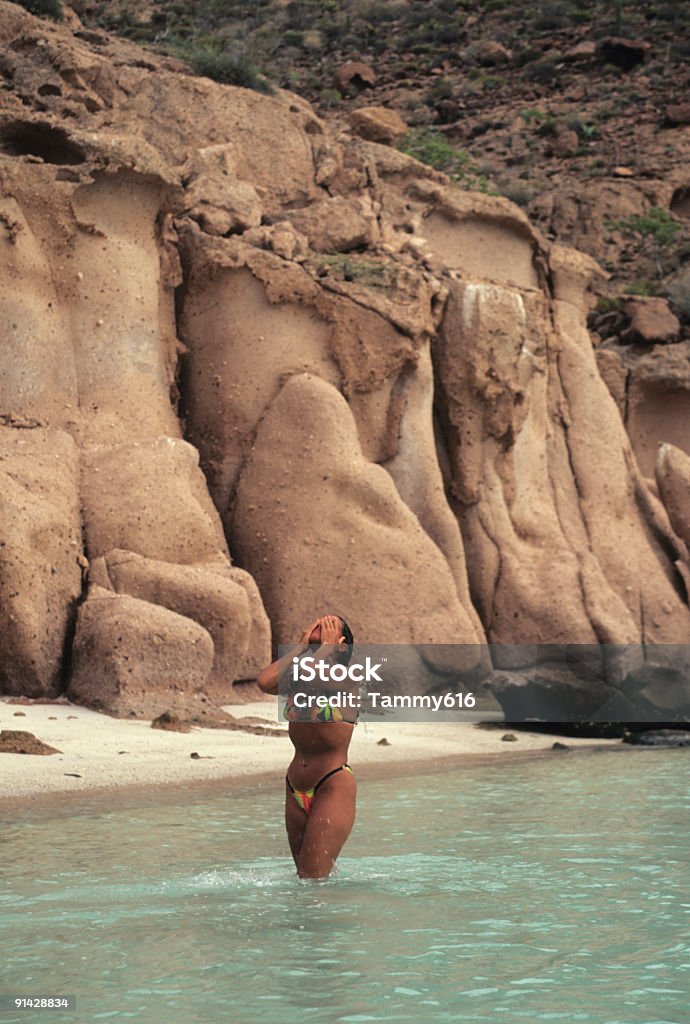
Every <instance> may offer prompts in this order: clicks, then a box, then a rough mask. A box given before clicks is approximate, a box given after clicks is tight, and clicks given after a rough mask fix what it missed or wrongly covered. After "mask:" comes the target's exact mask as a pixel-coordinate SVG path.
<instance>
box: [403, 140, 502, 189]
mask: <svg viewBox="0 0 690 1024" xmlns="http://www.w3.org/2000/svg"><path fill="white" fill-rule="evenodd" d="M398 148H399V149H400V151H401V152H403V153H407V154H408V156H412V157H414V158H415V160H419V161H420V163H423V164H428V165H429V166H430V167H434V168H435V169H436V170H437V171H443V172H444V173H445V174H447V175H448V177H449V178H450V179H451V180H452V181H455V182H457V183H458V184H459V185H462V186H463V188H469V189H476V190H477V191H479V192H488V191H489V186H488V182H487V180H486V178H485V177H484V175H483V174H482V173H481V170H480V168H479V167H478V166H477V164H476V163H474V161H473V160H472V158H471V157H470V155H469V153H466V152H465V150H464V149H456V147H455V146H452V145H451V144H450V143H449V142H448V140H447V139H446V138H445V137H444V136H443V135H442V134H440V132H438V131H437V130H436V129H435V128H412V129H410V131H409V132H407V134H406V135H405V137H404V138H403V140H402V142H401V143H400V145H399V147H398Z"/></svg>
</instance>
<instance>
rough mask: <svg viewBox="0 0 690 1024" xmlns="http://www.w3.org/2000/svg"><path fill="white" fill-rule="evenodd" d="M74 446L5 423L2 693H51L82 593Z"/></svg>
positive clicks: (0, 447) (0, 474) (0, 509)
mask: <svg viewBox="0 0 690 1024" xmlns="http://www.w3.org/2000/svg"><path fill="white" fill-rule="evenodd" d="M77 487H78V465H77V449H76V445H75V444H74V441H73V440H72V438H71V437H70V436H69V435H68V434H65V433H63V432H62V431H58V430H53V429H40V428H35V429H13V428H12V427H0V692H2V693H16V694H26V695H28V696H32V697H53V696H56V695H57V694H58V693H60V691H61V689H62V687H63V673H64V663H63V658H64V651H65V645H66V643H67V635H68V632H69V630H70V628H71V624H72V621H73V615H74V604H75V602H76V600H77V598H78V597H79V595H80V594H81V589H82V579H81V576H82V574H81V568H80V565H79V561H78V559H79V558H80V556H81V550H82V542H81V528H80V521H79V504H78V500H77Z"/></svg>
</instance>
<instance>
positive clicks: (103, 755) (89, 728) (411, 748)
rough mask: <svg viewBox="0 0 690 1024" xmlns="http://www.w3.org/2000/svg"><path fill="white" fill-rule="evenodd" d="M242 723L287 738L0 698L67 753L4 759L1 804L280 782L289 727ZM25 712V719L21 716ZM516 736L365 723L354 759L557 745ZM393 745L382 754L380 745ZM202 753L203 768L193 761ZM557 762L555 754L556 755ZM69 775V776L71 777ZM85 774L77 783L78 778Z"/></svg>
mask: <svg viewBox="0 0 690 1024" xmlns="http://www.w3.org/2000/svg"><path fill="white" fill-rule="evenodd" d="M226 710H227V711H229V712H230V713H231V714H233V715H235V716H236V717H240V716H255V717H260V718H262V719H264V720H265V721H266V725H267V726H270V727H272V728H280V729H281V730H282V732H283V733H284V735H281V736H257V735H254V734H252V733H243V732H238V731H235V730H231V731H230V730H226V729H202V728H198V729H197V728H195V729H193V730H192V732H190V733H177V732H168V731H161V730H159V729H152V728H151V725H150V722H144V721H129V720H126V719H117V718H111V717H110V716H109V715H102V714H99V713H97V712H95V711H90V710H87V709H86V708H83V707H80V706H79V705H76V704H67V703H65V704H23V705H20V704H10V703H9V702H8V700H7V698H0V729H21V730H25V731H27V732H31V733H33V734H34V736H36V737H37V738H38V739H40V740H43V742H44V743H48V744H50V746H52V747H57V748H58V749H59V750H60V751H61V753H60V754H52V755H49V756H46V755H35V754H10V753H0V800H2V798H8V797H9V798H16V797H24V796H31V795H33V794H46V793H68V792H75V791H78V790H85V791H90V790H94V789H100V788H102V787H122V786H131V785H142V784H146V785H152V786H158V785H161V784H169V783H188V782H191V781H194V780H200V779H206V780H209V779H228V780H230V779H247V780H248V778H249V777H251V776H255V775H257V774H260V773H265V772H275V773H276V775H277V776H278V775H282V774H283V773H284V771H285V768H286V766H287V764H288V762H289V761H290V758H291V756H292V746H291V745H290V741H289V739H288V736H287V725H286V724H282V723H281V724H279V723H278V722H277V721H276V717H277V716H276V706H275V704H274V703H272V702H271V703H255V704H243V705H232V706H228V707H226ZM18 712H19V713H20V714H18ZM508 731H509V730H508V729H502V728H501V729H491V730H485V729H477V728H476V727H475V726H474V724H472V723H460V722H457V723H449V722H437V723H434V722H404V723H401V722H391V721H390V720H389V721H387V722H385V723H384V722H380V723H379V722H375V723H370V722H366V723H364V722H361V723H360V724H359V725H358V726H357V728H356V729H355V731H354V734H353V738H352V743H351V746H350V754H349V760H350V762H351V763H352V764H353V765H355V766H361V765H367V764H376V765H379V766H384V765H386V766H398V767H401V766H403V765H410V764H411V763H412V766H413V768H412V770H416V769H417V767H421V764H422V763H423V762H429V761H432V760H434V759H438V758H444V757H452V758H454V759H455V760H457V759H458V756H463V755H466V756H468V760H472V759H474V757H476V755H484V756H486V755H489V757H491V758H493V757H495V758H496V759H499V760H505V759H509V758H510V757H511V756H512V757H515V755H517V754H518V753H525V752H530V751H532V752H535V751H548V750H550V748H551V746H552V744H553V743H554V741H555V740H556V739H558V737H556V736H551V735H545V734H541V733H528V732H522V731H517V732H515V733H513V735H515V736H516V737H517V739H516V741H515V742H505V741H503V740H502V739H501V737H502V736H503V735H504V733H505V732H508ZM384 737H385V738H386V739H388V741H389V744H390V745H389V746H379V745H378V741H379V740H381V739H382V738H384ZM561 742H563V743H565V744H566V745H567V746H568V747H569V748H577V747H591V746H593V745H596V746H601V747H606V746H620V740H592V739H573V738H571V737H567V738H561ZM192 752H197V753H198V754H200V755H201V757H200V758H199V759H198V760H197V759H195V758H192V757H191V756H190V755H191V753H192ZM554 756H557V755H556V754H554ZM67 773H71V774H67ZM77 776H78V777H77Z"/></svg>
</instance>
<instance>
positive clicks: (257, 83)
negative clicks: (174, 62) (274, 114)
mask: <svg viewBox="0 0 690 1024" xmlns="http://www.w3.org/2000/svg"><path fill="white" fill-rule="evenodd" d="M180 56H184V58H185V59H186V60H188V61H189V63H190V64H191V65H192V67H193V68H194V70H195V71H196V72H197V74H199V75H205V76H206V78H212V79H213V81H214V82H221V83H223V84H224V85H240V86H242V87H243V88H245V89H255V90H256V91H257V92H265V93H273V92H274V91H275V90H274V88H273V86H272V85H271V83H270V82H269V81H267V80H266V79H265V78H264V77H263V76H262V74H261V72H260V71H259V70H258V68H256V67H254V65H253V64H252V63H251V61H250V60H249V58H248V57H247V56H246V55H245V54H236V53H232V52H229V51H227V50H218V49H216V48H215V47H213V46H209V45H206V46H197V47H195V48H193V49H192V50H191V51H190V52H189V53H186V54H180Z"/></svg>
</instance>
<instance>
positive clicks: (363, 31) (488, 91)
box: [73, 0, 690, 474]
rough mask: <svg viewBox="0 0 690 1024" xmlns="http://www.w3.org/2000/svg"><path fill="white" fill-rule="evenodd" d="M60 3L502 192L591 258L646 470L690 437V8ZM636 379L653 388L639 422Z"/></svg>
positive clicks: (597, 304)
mask: <svg viewBox="0 0 690 1024" xmlns="http://www.w3.org/2000/svg"><path fill="white" fill-rule="evenodd" d="M73 7H75V8H76V9H77V10H78V11H79V13H80V15H81V16H82V17H83V18H84V20H85V21H86V23H88V24H89V25H93V26H99V27H101V28H107V29H108V30H111V31H114V32H118V33H121V34H123V35H126V36H129V37H130V38H133V39H136V40H139V41H140V42H141V43H142V44H143V45H146V46H149V47H153V49H154V50H158V51H165V52H169V53H172V54H177V55H181V56H184V57H185V58H186V59H187V60H189V61H190V62H191V65H192V66H193V67H194V68H196V70H197V71H199V72H200V73H203V74H206V75H210V76H211V77H214V78H216V79H218V80H220V81H225V82H234V83H235V84H238V85H243V86H251V87H253V88H258V89H269V90H270V88H271V84H272V83H273V85H275V86H280V87H283V88H288V89H294V90H296V91H298V92H300V93H301V94H303V95H304V96H306V97H307V98H308V99H309V100H310V102H312V103H313V104H314V106H315V108H316V110H317V111H318V112H319V114H320V115H321V116H322V117H323V118H325V119H326V121H327V122H328V123H329V124H330V125H331V126H332V127H333V128H334V130H347V129H348V128H350V127H352V128H354V130H355V131H357V132H360V133H361V134H363V135H365V136H366V137H368V138H372V139H374V140H375V141H386V142H392V143H394V144H395V145H396V146H398V147H399V148H400V149H401V150H402V151H404V152H407V153H410V154H411V155H413V156H415V157H416V158H417V159H419V160H422V161H423V162H425V163H427V164H430V165H431V166H432V167H434V168H436V169H437V170H441V171H444V172H445V173H447V174H448V175H449V176H450V178H451V180H453V181H454V182H455V183H456V184H457V185H458V186H459V187H461V188H467V189H472V190H480V191H482V192H484V193H486V194H490V195H503V196H506V197H507V198H509V199H511V200H512V201H513V202H515V203H516V204H518V205H519V206H521V207H522V208H523V209H524V210H525V211H526V212H527V214H528V216H529V217H530V220H531V221H532V223H534V224H536V225H537V226H538V227H539V228H540V229H541V231H542V232H543V234H544V235H545V237H546V238H547V239H548V240H550V241H557V242H559V243H561V244H565V245H572V246H575V247H577V248H578V249H580V250H582V251H583V252H586V253H588V254H589V255H591V256H593V257H594V258H595V259H596V260H597V262H598V263H599V265H600V266H601V267H602V269H603V270H604V271H605V272H606V273H605V275H602V276H600V277H599V278H598V279H597V281H596V284H595V288H594V294H593V298H592V301H591V310H590V313H589V318H588V325H589V328H590V331H591V333H592V338H593V341H594V343H595V345H596V346H597V347H598V349H599V353H598V359H599V362H600V367H601V370H602V373H603V375H604V379H605V380H606V382H607V383H608V384H609V386H610V388H611V392H612V394H613V396H614V398H615V400H616V402H617V404H618V407H619V410H620V413H621V415H622V417H623V419H624V422H625V424H626V427H627V428H628V432H629V433H630V436H631V437H632V439H633V443H634V445H635V448H636V450H637V453H638V458H640V460H641V462H642V465H643V468H644V470H645V472H646V473H648V474H651V473H652V467H653V463H654V459H655V455H656V447H657V444H658V442H659V441H660V440H667V441H672V442H673V443H675V444H677V445H680V447H681V448H683V449H684V450H686V451H690V422H688V419H687V417H686V416H685V412H684V410H685V409H686V408H687V402H688V396H689V395H690V358H689V356H690V347H689V345H688V341H689V339H690V174H689V172H688V167H690V105H689V104H688V99H687V96H688V87H689V86H690V71H689V70H688V69H689V67H690V64H689V62H688V57H690V43H689V42H688V39H689V38H690V35H689V32H688V30H689V29H690V20H689V19H690V9H689V8H688V5H687V4H685V3H683V2H681V0H677V2H669V3H662V4H658V3H639V2H638V3H635V2H625V0H618V2H616V0H599V2H597V3H586V2H582V0H580V2H577V0H555V2H552V3H548V4H532V3H529V2H524V0H518V2H517V3H507V2H505V0H486V2H483V3H482V2H458V0H349V2H345V3H332V2H329V0H294V2H290V3H285V2H283V0H280V2H278V0H259V2H257V0H254V2H245V3H232V4H227V3H219V2H217V0H195V2H194V3H180V2H171V0H155V2H154V0H109V2H108V3H102V2H101V3H98V2H91V0H77V2H76V3H74V4H73ZM371 106H374V107H385V108H386V109H387V110H389V111H393V112H396V113H398V114H399V115H400V117H401V118H402V121H403V122H404V125H405V126H407V128H408V131H407V133H405V132H404V128H401V125H398V126H394V127H393V129H392V130H391V129H390V128H389V129H388V131H387V130H386V129H382V128H381V126H380V125H373V126H372V125H371V124H368V123H367V122H366V121H365V120H362V119H358V114H357V113H356V111H358V110H360V109H361V108H367V107H371ZM650 392H652V395H653V396H654V395H658V394H660V393H663V394H664V396H665V400H664V402H663V407H664V411H663V412H662V411H661V410H658V412H657V414H655V422H654V423H653V424H651V423H650V422H649V417H648V416H647V415H646V413H645V411H644V410H645V409H646V408H647V406H648V405H649V402H648V401H647V396H648V394H649V393H650ZM653 400H654V399H653ZM654 401H655V400H654ZM655 405H657V407H658V406H659V403H658V402H656V401H655ZM681 410H683V412H681ZM656 417H661V419H662V420H663V423H661V422H656Z"/></svg>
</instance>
